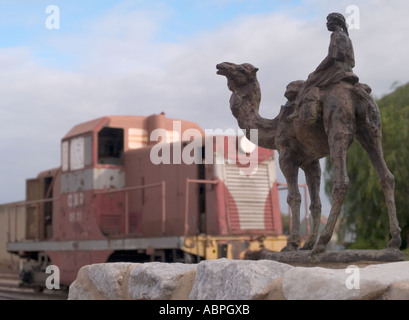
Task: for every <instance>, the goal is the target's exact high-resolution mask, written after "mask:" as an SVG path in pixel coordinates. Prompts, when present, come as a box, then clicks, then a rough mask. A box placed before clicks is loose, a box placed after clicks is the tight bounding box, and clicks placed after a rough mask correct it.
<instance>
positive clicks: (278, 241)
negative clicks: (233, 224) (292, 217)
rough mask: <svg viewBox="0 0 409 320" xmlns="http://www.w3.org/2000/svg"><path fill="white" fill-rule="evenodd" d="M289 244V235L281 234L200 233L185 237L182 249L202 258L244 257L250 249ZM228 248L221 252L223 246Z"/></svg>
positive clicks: (273, 248)
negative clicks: (219, 234)
mask: <svg viewBox="0 0 409 320" xmlns="http://www.w3.org/2000/svg"><path fill="white" fill-rule="evenodd" d="M286 244H287V237H286V236H284V235H279V236H256V235H253V236H250V235H243V236H212V235H198V236H190V237H185V239H184V243H183V247H182V250H183V251H185V252H188V253H190V254H192V255H195V256H200V257H201V259H206V260H212V259H219V258H221V257H225V258H228V259H244V255H245V253H246V252H248V251H260V250H262V249H267V250H270V251H280V250H281V249H282V248H283V247H284V246H285V245H286ZM219 245H224V246H223V247H224V248H225V249H227V250H225V251H226V252H224V253H221V252H220V253H219V250H220V248H221V246H219Z"/></svg>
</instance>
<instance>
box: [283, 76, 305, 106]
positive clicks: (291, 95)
mask: <svg viewBox="0 0 409 320" xmlns="http://www.w3.org/2000/svg"><path fill="white" fill-rule="evenodd" d="M304 83H305V81H304V80H296V81H292V82H290V83H289V84H288V85H287V87H286V90H285V93H284V97H286V98H287V99H288V100H289V101H294V100H295V98H297V95H298V92H300V90H301V88H302V86H303V85H304Z"/></svg>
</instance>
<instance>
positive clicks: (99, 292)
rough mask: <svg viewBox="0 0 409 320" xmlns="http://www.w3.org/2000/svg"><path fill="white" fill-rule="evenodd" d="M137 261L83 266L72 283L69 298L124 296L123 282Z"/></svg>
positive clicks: (85, 298)
mask: <svg viewBox="0 0 409 320" xmlns="http://www.w3.org/2000/svg"><path fill="white" fill-rule="evenodd" d="M135 266H137V264H135V263H121V262H119V263H98V264H93V265H87V266H84V267H82V268H81V269H80V270H79V272H78V275H77V279H76V280H75V281H74V282H73V283H72V284H71V286H70V290H69V296H68V299H69V300H90V299H95V300H101V299H109V300H118V299H126V297H124V290H123V283H124V277H125V276H126V274H127V272H129V270H131V269H132V268H134V267H135Z"/></svg>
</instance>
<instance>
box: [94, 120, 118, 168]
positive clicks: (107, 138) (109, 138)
mask: <svg viewBox="0 0 409 320" xmlns="http://www.w3.org/2000/svg"><path fill="white" fill-rule="evenodd" d="M123 151H124V130H123V129H119V128H107V127H105V128H103V129H102V130H101V131H100V132H99V133H98V163H100V164H113V165H123V162H124V159H123Z"/></svg>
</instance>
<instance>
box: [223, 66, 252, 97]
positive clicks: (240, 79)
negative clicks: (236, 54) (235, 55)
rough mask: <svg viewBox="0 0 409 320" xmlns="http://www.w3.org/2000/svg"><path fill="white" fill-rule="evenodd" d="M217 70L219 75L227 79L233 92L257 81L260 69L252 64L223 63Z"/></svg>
mask: <svg viewBox="0 0 409 320" xmlns="http://www.w3.org/2000/svg"><path fill="white" fill-rule="evenodd" d="M216 68H217V74H220V75H222V76H225V77H226V78H227V85H228V87H229V89H230V90H231V91H233V90H234V89H237V88H240V87H242V86H244V85H246V84H248V83H250V82H254V81H256V80H257V78H256V73H257V71H258V68H256V67H254V66H253V65H251V64H250V63H243V64H234V63H231V62H223V63H219V64H218V65H217V66H216Z"/></svg>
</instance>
